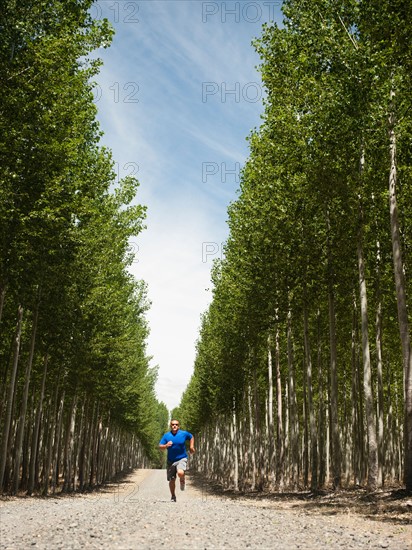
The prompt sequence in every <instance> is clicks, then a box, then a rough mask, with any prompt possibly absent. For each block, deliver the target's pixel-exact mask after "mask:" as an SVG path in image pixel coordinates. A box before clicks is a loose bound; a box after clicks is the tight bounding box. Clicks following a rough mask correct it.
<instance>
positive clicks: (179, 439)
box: [159, 430, 193, 462]
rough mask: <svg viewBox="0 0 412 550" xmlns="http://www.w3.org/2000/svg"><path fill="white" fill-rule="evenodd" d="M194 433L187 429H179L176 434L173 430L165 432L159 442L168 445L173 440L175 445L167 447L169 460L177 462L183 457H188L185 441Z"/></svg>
mask: <svg viewBox="0 0 412 550" xmlns="http://www.w3.org/2000/svg"><path fill="white" fill-rule="evenodd" d="M192 437H193V436H192V434H191V433H189V432H186V431H185V430H178V431H177V432H176V433H175V435H173V434H172V432H167V433H165V434H164V436H163V437H162V439H161V440H160V442H159V445H166V443H167V442H168V441H171V442H172V443H173V445H172V446H171V447H168V449H167V460H168V461H169V462H177V461H178V460H180V459H181V458H187V452H186V445H185V442H186V441H187V440H189V439H192Z"/></svg>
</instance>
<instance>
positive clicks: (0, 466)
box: [0, 305, 23, 491]
mask: <svg viewBox="0 0 412 550" xmlns="http://www.w3.org/2000/svg"><path fill="white" fill-rule="evenodd" d="M22 321H23V307H22V306H21V305H20V306H19V307H18V310H17V325H16V332H15V337H14V346H13V348H14V349H13V367H12V370H11V374H10V382H9V391H8V396H7V409H6V416H5V419H4V429H3V437H2V448H1V457H0V491H1V490H2V489H3V481H4V475H5V472H6V462H7V454H8V450H9V437H10V426H11V417H12V410H13V401H14V394H15V385H16V376H17V367H18V364H19V353H20V341H21V327H22Z"/></svg>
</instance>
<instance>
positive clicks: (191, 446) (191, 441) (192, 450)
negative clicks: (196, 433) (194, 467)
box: [189, 435, 195, 455]
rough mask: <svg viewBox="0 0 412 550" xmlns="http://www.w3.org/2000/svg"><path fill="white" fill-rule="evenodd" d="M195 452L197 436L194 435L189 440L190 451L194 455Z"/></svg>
mask: <svg viewBox="0 0 412 550" xmlns="http://www.w3.org/2000/svg"><path fill="white" fill-rule="evenodd" d="M194 452H195V438H194V437H193V435H192V439H191V440H190V442H189V453H190V454H191V455H192V454H193V453H194Z"/></svg>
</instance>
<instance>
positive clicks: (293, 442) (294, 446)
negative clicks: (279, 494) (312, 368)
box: [287, 310, 299, 489]
mask: <svg viewBox="0 0 412 550" xmlns="http://www.w3.org/2000/svg"><path fill="white" fill-rule="evenodd" d="M287 331H288V333H287V340H288V369H289V377H288V382H289V418H290V451H291V453H290V464H291V468H292V470H291V476H290V482H291V485H292V488H293V489H297V487H298V482H299V479H298V478H299V429H298V418H297V414H298V413H297V406H296V391H295V367H294V357H293V343H292V321H291V313H290V310H289V312H288V320H287Z"/></svg>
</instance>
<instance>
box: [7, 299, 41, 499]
mask: <svg viewBox="0 0 412 550" xmlns="http://www.w3.org/2000/svg"><path fill="white" fill-rule="evenodd" d="M38 317H39V304H37V305H36V311H35V312H34V315H33V326H32V333H31V340H30V352H29V358H28V360H27V366H26V372H25V375H24V389H23V397H22V401H21V407H20V419H19V427H18V430H17V437H16V451H15V457H14V479H13V489H12V492H13V494H16V493H17V491H18V489H19V479H20V462H21V452H22V449H23V438H24V427H25V423H26V412H27V403H28V399H29V387H30V375H31V369H32V365H33V358H34V348H35V344H36V333H37V321H38Z"/></svg>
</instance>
